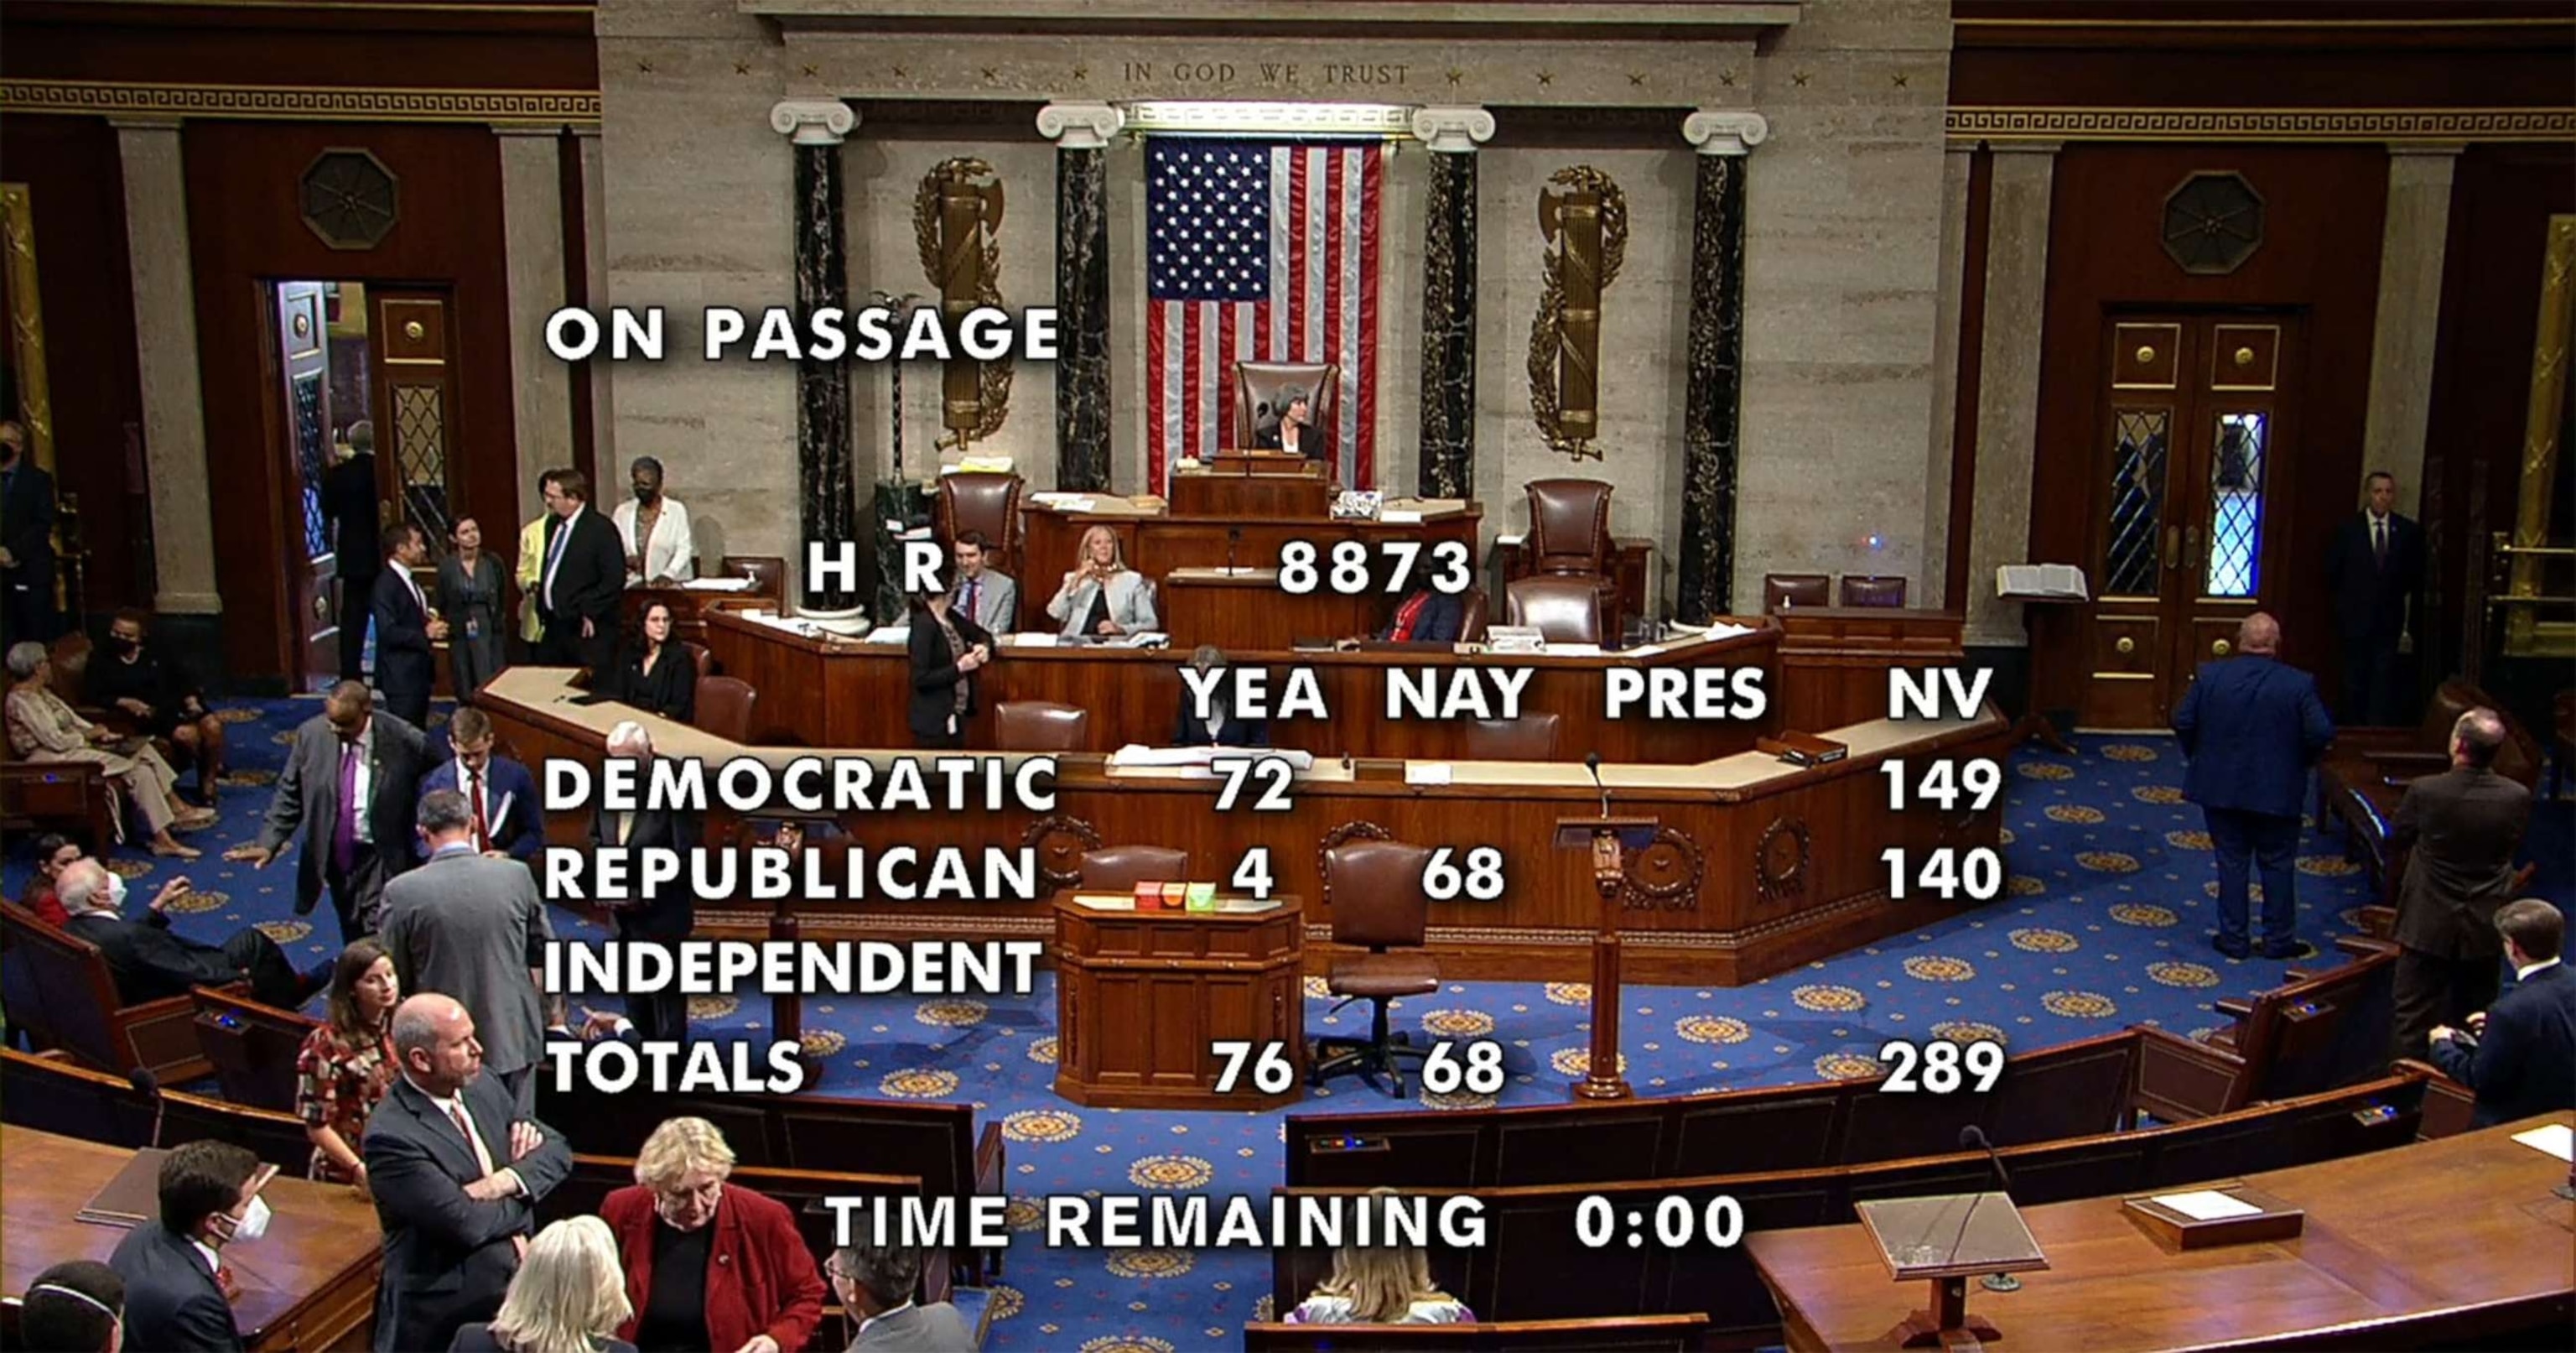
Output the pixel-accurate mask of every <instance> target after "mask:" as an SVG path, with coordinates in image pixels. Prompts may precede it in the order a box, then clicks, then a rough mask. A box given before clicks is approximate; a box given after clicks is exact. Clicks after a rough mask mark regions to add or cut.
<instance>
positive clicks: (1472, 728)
mask: <svg viewBox="0 0 2576 1353" xmlns="http://www.w3.org/2000/svg"><path fill="white" fill-rule="evenodd" d="M1562 722H1563V720H1561V719H1559V718H1558V717H1557V716H1556V715H1555V714H1554V713H1553V712H1549V711H1542V712H1540V713H1536V714H1524V715H1522V716H1520V717H1519V718H1517V719H1478V720H1476V721H1475V722H1473V723H1470V724H1468V725H1467V759H1468V760H1470V761H1552V760H1554V759H1556V738H1557V728H1558V725H1559V724H1561V723H1562Z"/></svg>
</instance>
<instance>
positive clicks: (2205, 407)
mask: <svg viewBox="0 0 2576 1353" xmlns="http://www.w3.org/2000/svg"><path fill="white" fill-rule="evenodd" d="M2108 323H2109V326H2110V331H2111V332H2110V340H2111V341H2110V343H2109V345H2108V348H2109V351H2110V355H2111V357H2110V370H2109V371H2108V372H2106V373H2105V375H2104V382H2105V388H2104V389H2103V391H2102V392H2101V398H2100V399H2099V401H2098V406H2099V407H2100V408H2101V409H2102V410H2103V417H2102V419H2101V422H2100V424H2099V428H2100V435H2099V439H2098V441H2097V442H2096V445H2097V446H2098V447H2100V448H2102V450H2101V451H2100V452H2099V453H2098V454H2099V459H2098V460H2097V462H2096V464H2097V465H2098V466H2100V473H2099V474H2098V475H2097V476H2096V479H2095V483H2096V484H2097V486H2098V488H2097V493H2096V498H2095V501H2094V503H2093V504H2092V509H2093V512H2094V519H2095V523H2096V529H2095V532H2094V540H2095V549H2094V555H2093V561H2092V572H2093V583H2094V586H2093V590H2094V596H2095V601H2094V603H2093V605H2092V607H2091V612H2092V613H2091V617H2090V619H2089V620H2088V622H2087V627H2088V634H2089V647H2090V650H2091V656H2092V668H2091V671H2092V677H2093V679H2092V680H2091V681H2090V682H2088V683H2086V685H2085V691H2084V700H2083V705H2082V714H2081V719H2082V722H2083V723H2084V724H2086V725H2087V726H2090V727H2097V728H2159V727H2164V726H2165V725H2166V724H2167V723H2168V722H2169V721H2170V720H2171V718H2172V714H2173V708H2174V705H2175V704H2176V703H2177V702H2179V701H2180V700H2181V699H2182V696H2183V692H2184V691H2186V690H2188V689H2189V688H2190V686H2191V682H2192V679H2193V676H2194V674H2195V673H2196V672H2197V671H2198V669H2199V665H2200V664H2201V663H2204V662H2208V661H2212V660H2214V659H2218V658H2224V657H2226V656H2228V655H2229V654H2230V653H2232V652H2233V651H2234V646H2235V637H2236V627H2237V625H2238V624H2239V623H2241V622H2242V621H2243V620H2244V619H2245V617H2246V616H2248V615H2250V614H2252V613H2253V612H2254V611H2255V610H2257V609H2259V608H2260V607H2261V605H2262V596H2263V593H2264V590H2265V587H2266V584H2267V583H2268V582H2269V580H2270V579H2271V577H2272V574H2273V569H2274V567H2275V565H2276V563H2277V561H2276V560H2275V558H2274V555H2275V554H2276V553H2277V549H2276V542H2275V536H2276V535H2277V532H2273V531H2268V530H2266V529H2265V526H2266V518H2267V515H2268V514H2267V509H2268V507H2269V505H2270V493H2271V489H2272V485H2273V484H2274V483H2276V482H2277V481H2278V480H2279V469H2280V466H2281V465H2282V464H2283V463H2284V462H2285V460H2286V458H2287V457H2288V456H2289V455H2290V454H2291V447H2292V441H2291V436H2290V432H2291V430H2290V429H2289V428H2288V427H2287V426H2286V423H2287V420H2286V419H2285V417H2284V414H2285V412H2286V406H2287V404H2288V402H2289V401H2288V396H2289V394H2290V393H2292V392H2290V391H2287V390H2285V389H2284V388H2283V385H2282V382H2283V380H2284V379H2285V378H2287V377H2288V375H2289V374H2290V373H2291V372H2294V371H2296V370H2298V367H2297V364H2296V362H2295V361H2294V360H2293V358H2294V349H2295V347H2296V344H2297V340H2298V328H2297V317H2296V316H2294V315H2290V314H2285V313H2234V314H2226V315H2118V316H2114V317H2112V318H2111V319H2110V320H2109V321H2108Z"/></svg>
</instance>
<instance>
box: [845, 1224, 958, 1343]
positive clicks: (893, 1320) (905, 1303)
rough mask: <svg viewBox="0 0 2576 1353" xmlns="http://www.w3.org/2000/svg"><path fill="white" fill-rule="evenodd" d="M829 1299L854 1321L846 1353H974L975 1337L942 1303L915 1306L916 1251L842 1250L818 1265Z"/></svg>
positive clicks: (878, 1247)
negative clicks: (853, 1334) (854, 1331)
mask: <svg viewBox="0 0 2576 1353" xmlns="http://www.w3.org/2000/svg"><path fill="white" fill-rule="evenodd" d="M823 1275H824V1277H825V1279H826V1280H827V1281H829V1282H830V1283H831V1284H832V1295H833V1297H835V1298H836V1299H838V1300H839V1301H840V1303H841V1309H842V1310H844V1311H847V1312H849V1315H850V1318H851V1319H853V1320H855V1321H857V1322H858V1325H859V1328H858V1337H857V1338H855V1339H853V1340H851V1341H850V1353H861V1351H862V1350H866V1351H867V1353H973V1350H974V1348H975V1336H974V1335H973V1334H972V1333H971V1332H969V1331H968V1330H967V1328H966V1321H965V1318H964V1317H962V1316H960V1315H958V1314H957V1308H956V1307H955V1306H953V1305H950V1304H949V1303H947V1302H944V1301H940V1302H933V1303H931V1304H930V1305H928V1306H921V1305H917V1304H915V1303H914V1301H913V1293H914V1292H916V1291H918V1290H919V1289H920V1286H921V1251H919V1250H916V1249H910V1248H907V1247H903V1246H895V1245H844V1246H842V1247H841V1248H839V1249H837V1250H834V1251H833V1252H832V1258H831V1260H830V1261H829V1262H827V1263H825V1264H824V1265H823Z"/></svg>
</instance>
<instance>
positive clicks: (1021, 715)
mask: <svg viewBox="0 0 2576 1353" xmlns="http://www.w3.org/2000/svg"><path fill="white" fill-rule="evenodd" d="M1090 746H1091V711H1090V710H1087V709H1084V708H1082V707H1081V706H1080V705H1060V704H1057V703H1056V702H1054V701H1052V700H1005V701H1003V702H1001V703H1000V704H998V705H995V706H993V749H994V750H995V751H1002V752H1080V751H1087V750H1089V748H1090Z"/></svg>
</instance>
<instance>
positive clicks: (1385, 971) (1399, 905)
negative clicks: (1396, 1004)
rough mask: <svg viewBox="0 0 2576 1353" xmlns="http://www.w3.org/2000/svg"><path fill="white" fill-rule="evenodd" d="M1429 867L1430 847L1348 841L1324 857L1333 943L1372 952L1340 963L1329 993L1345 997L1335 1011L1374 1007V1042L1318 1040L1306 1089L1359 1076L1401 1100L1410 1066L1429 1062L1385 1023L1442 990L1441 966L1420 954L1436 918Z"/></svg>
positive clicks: (1423, 1050)
mask: <svg viewBox="0 0 2576 1353" xmlns="http://www.w3.org/2000/svg"><path fill="white" fill-rule="evenodd" d="M1430 860H1431V849H1430V847H1428V846H1416V845H1408V844H1406V843H1404V842H1401V841H1346V842H1343V843H1342V844H1341V845H1338V846H1334V847H1333V848H1332V849H1330V850H1327V851H1325V852H1324V900H1325V902H1326V903H1328V904H1330V906H1331V907H1332V909H1333V941H1334V942H1335V943H1336V944H1348V945H1357V946H1359V947H1360V948H1363V949H1365V950H1367V951H1368V952H1366V953H1363V954H1358V955H1354V956H1352V957H1350V958H1338V959H1335V960H1334V961H1333V966H1332V969H1331V971H1330V973H1329V975H1328V976H1326V977H1325V978H1324V989H1325V990H1326V991H1329V992H1331V993H1332V994H1333V995H1335V996H1338V997H1340V998H1341V1003H1340V1004H1338V1005H1335V1006H1334V1007H1333V1009H1334V1010H1336V1011H1338V1010H1340V1009H1341V1008H1342V1006H1346V1005H1349V1004H1350V1003H1351V1002H1353V1001H1362V1000H1364V1001H1367V1002H1368V1003H1369V1009H1370V1018H1369V1036H1368V1037H1367V1038H1365V1039H1358V1038H1318V1039H1316V1040H1315V1054H1314V1055H1315V1062H1314V1065H1313V1067H1312V1068H1311V1069H1309V1070H1308V1072H1307V1073H1306V1081H1307V1083H1308V1084H1310V1085H1321V1084H1323V1083H1324V1082H1325V1081H1327V1080H1329V1079H1331V1078H1333V1077H1335V1076H1344V1075H1351V1074H1357V1075H1358V1076H1359V1077H1360V1079H1362V1080H1365V1081H1367V1082H1368V1083H1369V1084H1370V1085H1371V1086H1374V1087H1376V1088H1377V1089H1380V1090H1384V1091H1385V1092H1386V1093H1388V1094H1390V1095H1393V1096H1395V1097H1396V1098H1397V1099H1402V1098H1404V1065H1405V1063H1407V1062H1412V1063H1416V1064H1419V1063H1420V1062H1421V1061H1422V1060H1423V1059H1424V1058H1425V1057H1428V1056H1430V1055H1431V1049H1430V1048H1429V1047H1416V1046H1414V1044H1413V1041H1412V1036H1411V1035H1409V1034H1390V1033H1389V1032H1388V1030H1387V1017H1386V1007H1387V1003H1388V1002H1389V1001H1393V1000H1396V999H1398V998H1400V997H1405V996H1427V995H1430V994H1431V993H1432V992H1435V991H1438V990H1439V989H1440V969H1439V966H1438V965H1437V964H1435V963H1433V962H1432V960H1431V956H1430V955H1429V954H1426V953H1424V952H1423V951H1422V932H1423V928H1424V926H1426V925H1427V924H1428V923H1429V921H1430V919H1431V898H1430V897H1429V896H1428V895H1427V894H1425V893H1424V892H1423V891H1422V870H1423V867H1424V866H1425V865H1427V864H1429V863H1430ZM1381 1075H1382V1076H1384V1077H1385V1078H1386V1079H1385V1081H1383V1082H1381V1081H1380V1080H1379V1079H1378V1078H1379V1077H1380V1076H1381Z"/></svg>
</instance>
